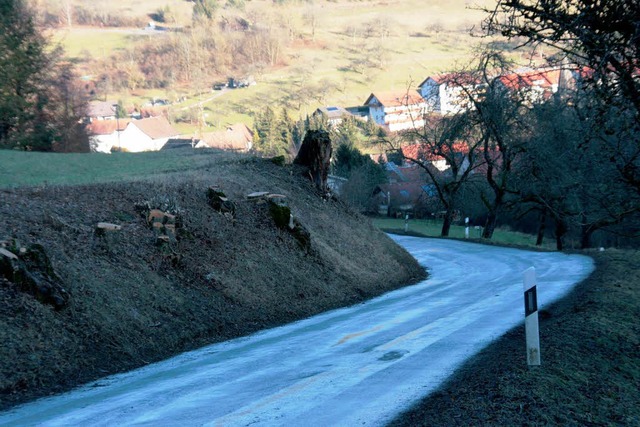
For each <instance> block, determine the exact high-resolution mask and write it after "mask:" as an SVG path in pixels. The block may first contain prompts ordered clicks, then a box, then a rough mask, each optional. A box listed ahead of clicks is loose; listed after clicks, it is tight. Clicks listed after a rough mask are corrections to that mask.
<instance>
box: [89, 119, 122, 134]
mask: <svg viewBox="0 0 640 427" xmlns="http://www.w3.org/2000/svg"><path fill="white" fill-rule="evenodd" d="M130 121H131V120H129V119H118V120H94V121H93V122H91V123H89V124H88V125H87V132H88V133H89V135H110V134H112V133H114V132H115V131H116V130H119V131H121V132H122V131H123V130H124V128H126V127H127V124H129V122H130ZM118 126H119V129H117V128H118Z"/></svg>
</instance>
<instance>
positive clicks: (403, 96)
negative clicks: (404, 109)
mask: <svg viewBox="0 0 640 427" xmlns="http://www.w3.org/2000/svg"><path fill="white" fill-rule="evenodd" d="M373 98H375V99H377V100H378V102H379V103H380V104H382V105H383V106H385V107H400V106H403V105H416V104H420V103H423V102H424V99H423V98H422V97H421V96H420V94H418V93H417V92H415V91H408V92H407V91H406V90H403V91H393V92H376V93H372V94H371V95H369V98H367V100H366V101H365V103H364V105H367V104H369V103H370V102H371V100H372V99H373Z"/></svg>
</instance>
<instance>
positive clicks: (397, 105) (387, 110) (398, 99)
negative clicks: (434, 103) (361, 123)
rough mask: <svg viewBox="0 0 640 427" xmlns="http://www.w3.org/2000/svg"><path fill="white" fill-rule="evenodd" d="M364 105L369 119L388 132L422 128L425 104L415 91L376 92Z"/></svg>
mask: <svg viewBox="0 0 640 427" xmlns="http://www.w3.org/2000/svg"><path fill="white" fill-rule="evenodd" d="M364 105H366V106H368V107H369V117H370V118H371V120H373V121H374V122H375V123H377V124H379V125H380V126H384V127H385V128H387V129H388V130H389V131H390V132H398V131H402V130H407V129H414V128H420V127H422V126H424V117H425V114H426V113H427V112H428V111H427V104H426V103H425V101H424V99H422V97H420V95H419V94H418V93H417V92H415V91H406V90H405V91H398V92H377V93H372V94H371V95H369V98H367V100H366V101H365V103H364Z"/></svg>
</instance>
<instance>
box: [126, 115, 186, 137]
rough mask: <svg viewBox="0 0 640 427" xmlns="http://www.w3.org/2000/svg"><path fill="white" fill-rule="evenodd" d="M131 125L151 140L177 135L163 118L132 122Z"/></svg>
mask: <svg viewBox="0 0 640 427" xmlns="http://www.w3.org/2000/svg"><path fill="white" fill-rule="evenodd" d="M131 124H132V125H133V126H136V127H137V128H138V129H140V130H141V131H142V132H144V133H145V134H146V135H148V136H149V137H151V139H162V138H170V137H172V136H177V135H178V131H176V130H175V129H174V128H173V126H171V123H169V121H168V120H167V119H166V118H165V117H164V116H157V117H149V118H148V119H141V120H134V121H132V122H131Z"/></svg>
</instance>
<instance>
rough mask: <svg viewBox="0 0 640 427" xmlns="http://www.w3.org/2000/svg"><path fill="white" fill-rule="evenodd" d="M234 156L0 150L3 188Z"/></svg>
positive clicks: (123, 175)
mask: <svg viewBox="0 0 640 427" xmlns="http://www.w3.org/2000/svg"><path fill="white" fill-rule="evenodd" d="M220 157H224V158H235V157H236V155H234V154H232V153H222V152H219V151H210V150H180V149H178V150H168V151H157V152H147V153H113V154H102V153H87V154H77V153H72V154H59V153H37V152H23V151H10V150H0V188H12V187H24V186H37V185H65V184H69V185H77V184H91V183H99V182H118V181H126V180H135V179H145V178H153V177H157V176H161V175H165V174H168V173H171V172H179V171H186V170H191V171H193V170H198V169H202V168H206V167H208V166H210V165H211V163H212V162H213V161H214V158H215V159H220Z"/></svg>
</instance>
